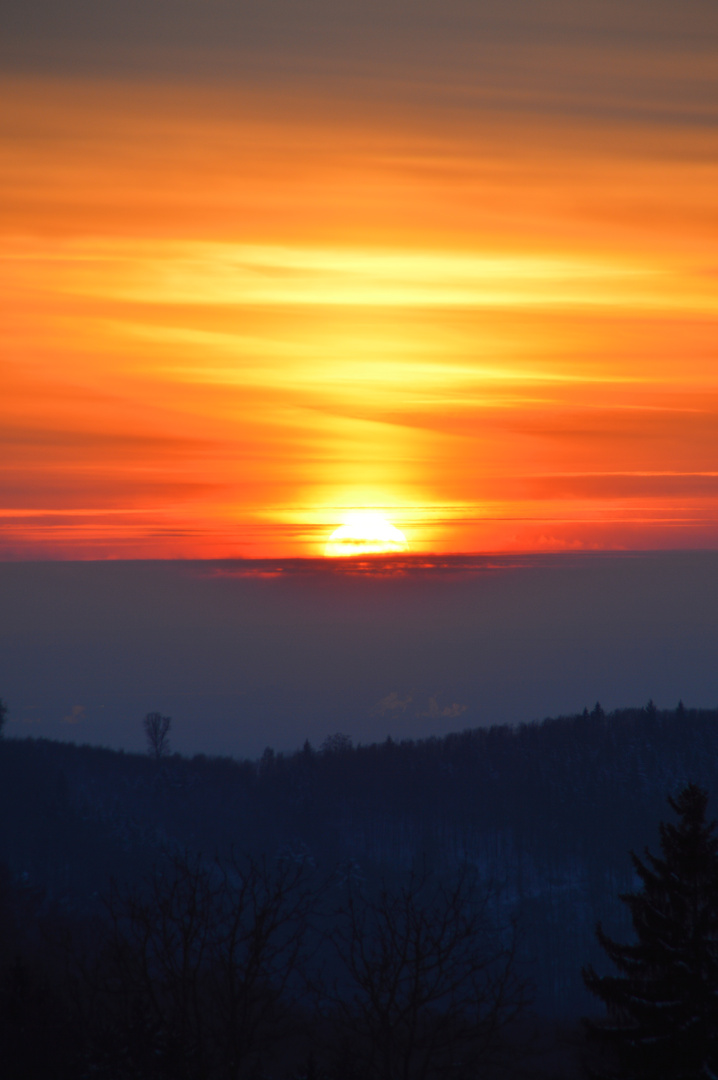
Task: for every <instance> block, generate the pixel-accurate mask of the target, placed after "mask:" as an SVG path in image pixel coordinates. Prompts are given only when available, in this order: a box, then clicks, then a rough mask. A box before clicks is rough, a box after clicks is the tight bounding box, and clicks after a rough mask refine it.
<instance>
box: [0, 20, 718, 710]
mask: <svg viewBox="0 0 718 1080" xmlns="http://www.w3.org/2000/svg"><path fill="white" fill-rule="evenodd" d="M717 120H718V7H717V6H716V4H715V2H714V0H685V2H682V3H681V4H677V3H675V2H673V3H668V2H666V0H650V2H649V0H622V2H620V3H619V2H617V0H583V2H580V0H574V2H572V3H570V4H569V3H567V2H564V0H535V2H532V3H531V4H527V3H525V0H501V2H500V3H499V0H442V2H439V0H414V2H412V3H408V2H406V0H382V2H381V3H379V2H378V0H362V2H361V3H360V2H358V0H334V2H332V3H329V2H327V0H304V2H303V3H302V4H297V3H296V2H290V0H262V2H261V3H249V2H247V0H232V2H230V0H202V2H200V0H172V2H169V0H151V2H148V0H127V2H123V3H122V4H117V3H115V2H111V0H92V2H90V0H73V3H72V4H59V3H57V2H56V0H22V2H21V0H5V2H4V3H3V5H2V12H1V13H0V162H1V164H0V295H1V296H2V307H1V308H0V330H1V333H2V341H3V348H2V352H1V353H0V386H1V388H2V392H1V393H0V559H4V560H16V561H17V560H37V559H62V560H73V559H85V560H87V559H190V560H197V559H207V558H216V559H235V558H244V559H286V558H321V557H323V555H324V553H325V551H326V550H327V548H326V544H327V540H328V538H329V536H330V534H331V533H332V532H333V531H334V530H335V529H336V528H337V527H339V526H342V525H343V524H345V523H346V521H347V518H348V517H349V518H351V515H352V514H356V513H357V512H359V511H372V512H374V513H378V514H380V515H381V516H382V517H384V518H386V520H387V521H389V522H390V523H392V524H393V525H394V526H396V527H397V528H398V529H400V530H401V531H402V533H403V534H404V535H405V537H406V540H407V543H408V548H409V550H410V551H411V552H412V553H413V554H415V555H418V556H422V555H424V554H427V553H438V554H443V555H446V556H449V555H452V554H456V553H467V552H468V553H471V552H474V553H475V552H495V553H503V554H504V555H509V554H511V553H517V552H528V553H535V554H540V553H544V552H580V551H589V552H590V551H595V550H627V551H638V550H649V549H696V548H715V547H716V545H717V544H718V515H717V512H716V511H717V510H718V501H717V499H718V333H717V331H718V261H717V258H716V252H717V251H718V154H717V151H718V124H717V123H716V121H717ZM394 689H397V692H398V688H394ZM389 692H390V690H387V693H389ZM449 704H451V703H449ZM581 704H583V702H581Z"/></svg>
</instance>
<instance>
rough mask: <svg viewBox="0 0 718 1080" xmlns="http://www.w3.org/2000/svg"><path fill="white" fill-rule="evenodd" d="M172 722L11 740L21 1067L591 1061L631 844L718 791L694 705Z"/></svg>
mask: <svg viewBox="0 0 718 1080" xmlns="http://www.w3.org/2000/svg"><path fill="white" fill-rule="evenodd" d="M152 718H154V719H155V722H156V723H157V722H159V721H162V720H163V719H165V720H166V718H161V717H159V716H158V714H149V715H148V717H147V718H145V720H146V722H147V721H151V720H152ZM141 722H142V718H141V717H140V718H138V724H139V723H141ZM151 734H152V733H151V731H149V730H148V736H150V735H151ZM154 734H155V738H154V742H153V741H152V738H149V742H148V750H149V752H148V753H147V754H146V755H136V754H127V753H122V752H116V751H112V750H108V749H100V748H96V747H90V746H76V745H74V744H70V743H59V742H57V743H56V742H50V741H46V740H32V739H17V738H4V739H2V740H0V800H2V806H1V807H0V811H1V812H2V820H3V822H4V823H5V827H4V829H3V830H2V831H1V833H0V863H1V864H2V879H1V881H0V903H2V906H3V912H4V918H3V920H2V931H1V932H0V977H1V978H2V983H1V985H2V995H3V999H2V1008H0V1015H1V1016H4V1018H5V1019H4V1021H2V1022H1V1023H0V1040H4V1042H3V1043H2V1045H3V1047H4V1054H5V1059H6V1061H8V1062H11V1061H12V1062H15V1065H13V1066H12V1068H10V1067H8V1069H9V1071H8V1072H7V1075H8V1076H16V1075H17V1076H27V1077H34V1076H46V1075H49V1074H50V1073H49V1072H48V1063H47V1060H46V1059H45V1057H43V1055H45V1056H46V1055H48V1054H51V1055H52V1060H53V1061H54V1062H55V1065H54V1066H53V1069H52V1075H55V1076H62V1077H64V1076H68V1077H69V1076H72V1077H83V1076H88V1077H89V1076H97V1077H107V1078H108V1080H110V1078H115V1077H118V1078H119V1077H125V1076H126V1077H130V1076H133V1077H134V1076H136V1077H145V1076H146V1077H148V1078H150V1077H160V1076H162V1077H170V1076H172V1077H177V1078H178V1080H182V1078H183V1077H187V1080H190V1078H194V1077H197V1078H199V1077H207V1078H211V1077H215V1076H216V1077H218V1078H219V1077H222V1078H224V1077H238V1078H239V1077H245V1076H246V1077H257V1078H259V1077H267V1078H269V1077H277V1078H278V1080H287V1078H295V1080H301V1078H302V1077H304V1078H306V1080H309V1078H310V1077H317V1078H318V1077H325V1078H326V1080H334V1078H335V1077H339V1076H341V1077H343V1078H346V1080H351V1078H352V1077H354V1076H356V1077H357V1080H359V1078H360V1077H361V1078H364V1077H367V1078H370V1077H376V1078H377V1080H392V1078H394V1077H397V1078H399V1077H404V1078H407V1080H408V1078H413V1077H417V1078H418V1077H422V1078H427V1080H428V1078H430V1077H434V1076H437V1077H438V1076H456V1077H457V1080H458V1078H460V1077H468V1076H506V1077H510V1076H517V1077H518V1076H545V1077H548V1076H559V1075H565V1076H569V1075H578V1072H576V1071H575V1070H577V1069H578V1065H577V1064H576V1062H577V1061H578V1057H579V1056H580V1053H581V1047H580V1045H578V1044H579V1043H580V1041H581V1032H582V1030H583V1029H582V1028H581V1025H580V1023H579V1020H580V1018H581V1017H582V1016H596V1015H597V1013H598V1012H600V1003H599V1002H597V1001H596V999H595V997H594V996H592V995H591V994H590V993H588V991H587V990H586V988H585V986H584V980H583V978H582V968H584V967H585V966H586V965H588V966H589V968H590V969H591V970H593V969H594V968H595V969H596V970H601V971H605V970H606V968H607V958H606V956H605V950H602V947H601V944H600V942H599V940H598V939H597V937H596V925H597V923H598V922H600V923H601V924H602V926H603V927H604V928H605V931H604V934H605V935H610V936H611V937H612V938H617V939H621V940H626V939H629V938H630V936H631V919H630V912H629V910H628V909H627V906H626V904H625V903H624V904H622V903H621V901H620V899H619V894H622V893H624V894H625V893H627V892H631V890H635V889H636V888H637V887H638V886H639V885H640V874H639V873H638V871H637V868H636V863H635V861H632V859H631V856H630V851H634V852H637V853H639V854H641V853H642V852H644V851H645V849H646V847H647V846H648V847H650V848H651V850H654V849H655V848H656V847H657V845H658V843H659V841H660V834H659V823H660V822H661V821H662V820H665V818H666V816H667V804H666V798H667V796H675V795H676V794H677V793H678V792H679V791H680V790H682V789H683V788H685V786H686V785H687V784H690V783H693V784H696V785H700V787H701V789H703V790H704V791H705V792H706V793H707V794H708V813H709V817H710V816H711V814H710V810H711V807H713V809H714V810H715V807H716V805H717V804H716V801H715V796H716V794H718V710H696V709H688V708H685V707H684V706H683V705H682V704H679V705H678V707H677V708H676V709H675V710H670V711H664V710H659V709H657V708H656V707H655V706H654V705H653V703H652V702H649V703H648V704H647V705H646V706H644V707H642V708H634V709H623V710H617V711H615V712H612V713H610V714H606V713H605V712H604V711H603V710H602V708H601V707H600V705H598V704H597V705H596V706H595V707H594V708H593V709H592V710H590V711H589V710H588V709H586V710H584V711H583V713H581V714H578V715H575V716H569V717H560V718H552V719H546V720H543V721H541V722H537V723H533V724H526V725H521V726H518V727H508V726H501V727H493V728H480V729H475V730H468V731H464V732H461V733H457V734H452V735H447V736H445V737H442V738H432V739H426V740H421V741H403V742H398V743H397V742H394V741H392V740H391V739H387V740H386V741H385V742H383V743H380V744H373V745H366V746H363V745H357V746H353V745H352V743H351V741H350V740H349V739H348V738H346V737H345V736H343V735H341V734H339V733H338V734H336V735H334V736H332V737H331V738H329V739H327V740H326V741H325V742H324V743H323V744H322V745H321V746H320V747H316V748H315V747H312V746H311V745H309V743H305V745H304V746H303V748H302V749H300V750H298V751H297V752H294V753H288V754H285V753H278V752H275V751H273V750H272V749H271V748H267V749H266V750H265V752H264V753H263V754H262V756H261V757H260V758H259V760H256V761H240V760H235V759H231V758H211V757H206V756H204V755H197V756H195V757H193V758H186V757H182V756H180V755H178V754H173V753H171V752H170V746H169V744H168V739H164V738H162V732H161V730H160V729H157V730H155V733H154ZM164 734H165V735H170V736H171V730H170V726H169V724H166V725H165V732H164ZM158 736H159V741H158ZM417 987H421V988H422V989H421V993H419V992H418V990H417ZM547 1033H551V1034H550V1037H549V1036H548V1035H547ZM562 1033H563V1034H562ZM562 1039H563V1042H561V1040H562ZM559 1044H560V1045H559ZM57 1062H64V1063H65V1064H64V1065H63V1066H62V1068H63V1069H64V1071H58V1068H59V1066H58V1065H57ZM13 1069H14V1071H13ZM23 1070H24V1071H23Z"/></svg>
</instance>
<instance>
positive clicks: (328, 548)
mask: <svg viewBox="0 0 718 1080" xmlns="http://www.w3.org/2000/svg"><path fill="white" fill-rule="evenodd" d="M408 550H409V545H408V543H407V540H406V537H405V536H404V534H403V532H402V531H401V529H397V528H396V526H395V525H392V524H391V523H390V522H389V521H387V520H386V519H385V518H383V517H382V516H381V515H380V514H375V513H370V512H369V511H364V512H361V513H356V514H350V515H349V516H348V517H347V518H346V520H345V522H344V524H343V525H340V526H339V528H338V529H335V530H334V532H333V533H332V535H331V536H330V537H329V539H328V540H327V542H326V545H325V547H324V554H325V555H326V556H328V557H329V558H338V557H347V556H350V555H389V554H393V553H397V552H405V551H408Z"/></svg>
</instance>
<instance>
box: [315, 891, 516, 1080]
mask: <svg viewBox="0 0 718 1080" xmlns="http://www.w3.org/2000/svg"><path fill="white" fill-rule="evenodd" d="M495 898H496V894H495V890H492V889H491V888H483V889H482V888H481V887H480V886H479V884H478V882H477V881H476V880H475V878H474V877H473V876H472V875H471V874H470V873H469V871H463V872H461V873H460V874H459V876H458V877H457V878H456V879H455V880H454V881H453V883H451V884H445V883H443V882H441V881H437V880H436V879H434V878H433V877H432V876H431V875H430V874H428V873H421V874H416V873H413V874H411V875H409V877H408V879H407V881H406V882H405V884H404V885H402V886H401V887H400V888H398V889H395V890H393V891H392V890H391V889H389V888H388V887H387V886H386V885H383V886H382V887H381V888H380V889H379V891H378V893H377V894H376V895H375V896H374V897H373V898H367V897H366V896H363V895H361V892H360V891H359V890H358V889H357V887H356V885H354V884H352V883H351V882H350V883H349V885H348V897H347V900H346V903H345V905H344V906H343V908H342V910H341V911H340V913H339V919H338V923H337V927H336V930H335V932H334V944H335V947H336V949H337V952H338V954H339V957H340V959H341V961H342V965H343V968H344V972H345V977H346V978H345V982H344V985H342V984H341V983H339V984H338V985H337V987H336V991H335V993H334V995H333V1004H334V1013H335V1016H336V1018H337V1019H338V1020H339V1022H340V1024H341V1026H343V1027H344V1030H345V1031H346V1032H347V1034H348V1037H349V1041H350V1046H351V1064H350V1068H351V1067H352V1066H353V1069H354V1072H355V1074H356V1075H357V1076H361V1077H362V1078H363V1080H364V1078H367V1080H368V1078H374V1080H431V1078H433V1077H449V1076H451V1077H454V1076H457V1077H458V1076H472V1077H473V1076H476V1075H477V1074H478V1073H479V1071H480V1069H481V1067H482V1066H484V1065H486V1064H487V1062H488V1059H489V1057H490V1056H491V1054H492V1052H493V1050H494V1049H495V1046H496V1044H497V1041H498V1035H499V1032H500V1030H501V1029H502V1027H504V1026H505V1025H506V1024H507V1023H508V1022H510V1021H511V1020H512V1019H514V1018H515V1017H516V1015H517V1014H518V1012H519V1011H520V1009H521V1008H522V1007H523V1006H524V1005H525V1004H526V1003H527V993H526V990H527V988H526V986H525V984H523V983H522V982H521V980H520V979H519V978H517V975H516V972H515V964H514V950H515V934H514V933H513V931H512V930H511V929H510V928H508V932H507V928H504V930H503V931H500V930H497V929H496V927H495V925H494V924H493V923H492V920H491V919H490V918H489V906H490V904H491V902H492V900H494V899H495ZM345 1071H346V1063H345Z"/></svg>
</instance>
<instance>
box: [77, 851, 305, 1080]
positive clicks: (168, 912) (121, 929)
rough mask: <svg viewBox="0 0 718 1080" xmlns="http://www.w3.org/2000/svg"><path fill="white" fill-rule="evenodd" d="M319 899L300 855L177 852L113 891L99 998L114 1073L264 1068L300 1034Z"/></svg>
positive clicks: (225, 1074)
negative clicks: (222, 856)
mask: <svg viewBox="0 0 718 1080" xmlns="http://www.w3.org/2000/svg"><path fill="white" fill-rule="evenodd" d="M313 903H314V893H313V888H312V886H311V884H310V882H309V877H308V868H307V866H306V865H304V864H302V863H299V862H297V861H296V860H292V859H280V860H274V861H273V862H272V864H271V865H270V864H267V862H265V861H257V860H252V859H249V858H239V857H234V856H233V857H231V858H230V859H228V860H225V861H220V860H215V861H214V862H212V863H206V862H204V861H203V860H202V859H201V858H199V857H195V858H192V857H189V856H187V855H177V856H174V857H172V858H171V859H170V860H169V863H168V864H166V865H164V866H162V867H159V866H158V867H156V868H155V870H154V872H153V874H152V876H151V878H150V880H149V881H148V882H147V883H146V885H145V887H144V889H133V888H129V889H122V888H117V887H116V888H115V889H114V890H113V892H112V893H111V895H110V897H109V899H108V902H107V906H108V911H109V915H110V923H111V928H110V934H109V939H108V942H107V946H106V950H105V954H104V956H103V959H102V964H101V966H100V968H99V976H98V986H97V993H96V995H95V997H96V1000H97V1002H98V1008H99V1010H100V1012H101V1013H102V1018H103V1023H104V1024H105V1026H106V1027H107V1026H109V1028H110V1031H109V1037H108V1038H107V1039H106V1044H107V1045H109V1046H111V1047H112V1050H113V1056H114V1058H115V1059H116V1061H117V1075H118V1076H120V1077H123V1078H124V1077H125V1076H130V1075H131V1076H137V1075H139V1076H144V1075H145V1073H146V1072H147V1071H149V1072H150V1074H151V1075H153V1076H159V1077H163V1078H167V1080H206V1078H207V1077H210V1076H211V1077H216V1078H217V1080H239V1078H241V1077H244V1076H249V1075H251V1076H257V1075H260V1074H262V1069H263V1062H264V1060H265V1058H266V1059H267V1060H269V1059H271V1058H273V1057H274V1056H276V1054H277V1053H279V1051H280V1050H281V1049H282V1047H283V1044H284V1042H285V1041H286V1039H287V1038H288V1035H289V1034H290V1033H291V1028H292V1018H293V1009H294V1005H295V1002H296V1000H297V998H298V997H299V996H300V994H301V990H302V988H303V985H304V984H303V981H302V980H301V978H300V977H299V974H298V973H299V971H300V969H301V968H302V965H303V962H304V959H305V952H306V949H307V936H308V933H309V913H310V911H311V908H312V905H313Z"/></svg>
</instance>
